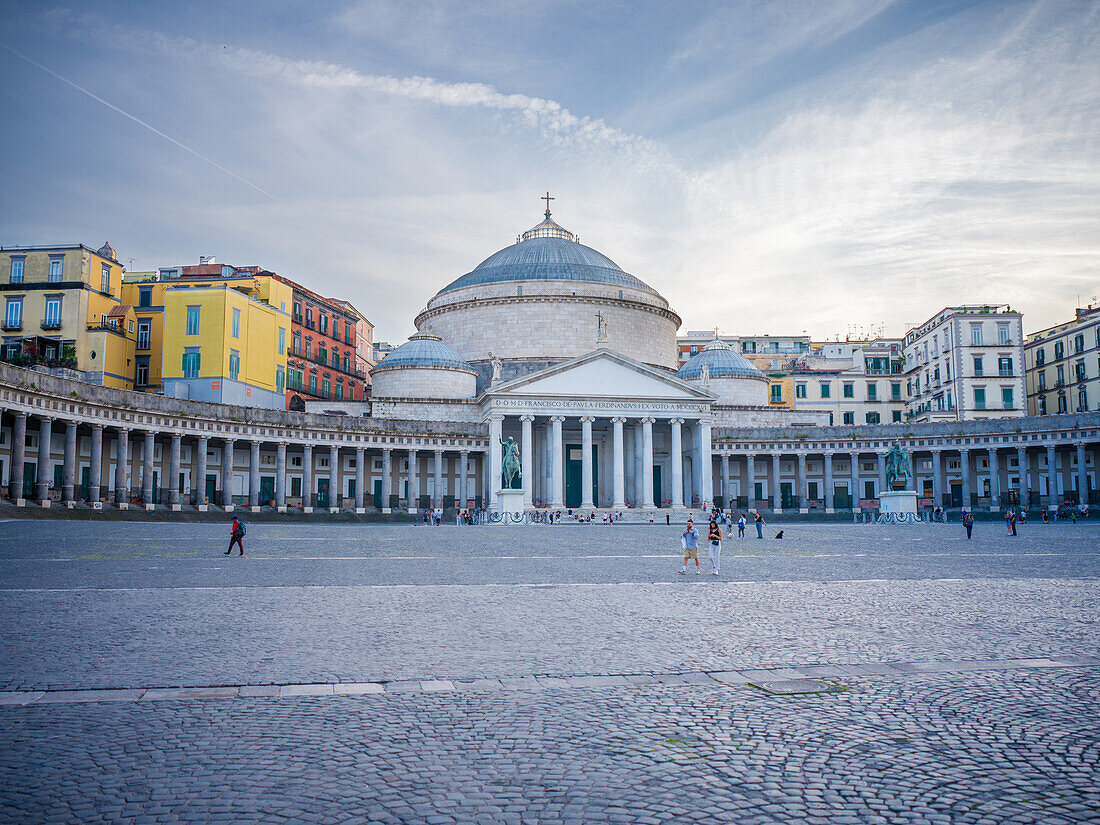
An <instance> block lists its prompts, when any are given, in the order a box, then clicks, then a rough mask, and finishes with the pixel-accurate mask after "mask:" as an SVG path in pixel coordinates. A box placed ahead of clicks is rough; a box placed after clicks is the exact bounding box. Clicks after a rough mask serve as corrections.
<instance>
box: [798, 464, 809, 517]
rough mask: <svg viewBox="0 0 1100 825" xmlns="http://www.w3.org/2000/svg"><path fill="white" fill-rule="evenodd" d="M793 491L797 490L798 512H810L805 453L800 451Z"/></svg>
mask: <svg viewBox="0 0 1100 825" xmlns="http://www.w3.org/2000/svg"><path fill="white" fill-rule="evenodd" d="M795 489H796V490H798V512H800V513H808V512H810V496H809V492H810V479H809V477H808V473H807V472H806V453H805V452H802V451H799V453H798V479H797V483H796V484H795Z"/></svg>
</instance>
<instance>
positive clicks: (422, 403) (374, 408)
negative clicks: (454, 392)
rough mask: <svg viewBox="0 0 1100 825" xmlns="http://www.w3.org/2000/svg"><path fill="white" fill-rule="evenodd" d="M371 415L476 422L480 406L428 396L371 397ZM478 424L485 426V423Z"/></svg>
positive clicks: (479, 416)
mask: <svg viewBox="0 0 1100 825" xmlns="http://www.w3.org/2000/svg"><path fill="white" fill-rule="evenodd" d="M371 417H372V418H375V419H379V420H390V419H397V420H402V419H407V420H412V421H439V420H441V419H442V420H446V421H464V422H467V423H469V424H478V423H479V422H480V421H481V408H480V407H478V405H477V404H476V403H475V402H474V401H445V400H443V401H441V400H437V399H430V398H373V399H372V400H371ZM479 426H483V427H486V432H487V431H488V429H487V425H481V424H479Z"/></svg>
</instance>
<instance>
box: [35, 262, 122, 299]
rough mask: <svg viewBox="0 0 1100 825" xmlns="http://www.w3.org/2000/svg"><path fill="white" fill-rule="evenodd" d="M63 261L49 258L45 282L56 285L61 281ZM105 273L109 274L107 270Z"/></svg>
mask: <svg viewBox="0 0 1100 825" xmlns="http://www.w3.org/2000/svg"><path fill="white" fill-rule="evenodd" d="M64 260H65V259H64V258H61V257H59V256H57V255H51V256H50V273H49V275H48V276H47V277H46V280H48V281H49V282H50V283H54V284H56V283H57V282H58V281H60V280H61V267H62V266H63V265H64ZM107 271H108V272H110V270H109V269H108V270H107ZM104 292H106V290H104Z"/></svg>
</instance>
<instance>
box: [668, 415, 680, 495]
mask: <svg viewBox="0 0 1100 825" xmlns="http://www.w3.org/2000/svg"><path fill="white" fill-rule="evenodd" d="M668 423H669V424H671V425H672V442H671V443H672V449H671V450H670V451H669V452H670V454H671V456H672V509H673V510H683V509H684V444H683V429H682V428H683V424H684V419H682V418H671V419H669V422H668Z"/></svg>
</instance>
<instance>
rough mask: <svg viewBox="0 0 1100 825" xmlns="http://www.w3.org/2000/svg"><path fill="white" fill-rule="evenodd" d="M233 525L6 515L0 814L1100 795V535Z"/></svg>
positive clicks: (390, 814) (940, 809)
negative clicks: (684, 538)
mask: <svg viewBox="0 0 1100 825" xmlns="http://www.w3.org/2000/svg"><path fill="white" fill-rule="evenodd" d="M225 533H226V531H225V530H224V529H223V528H220V527H213V526H209V525H186V524H140V523H108V524H93V523H85V522H60V521H59V522H51V521H31V522H8V523H4V524H2V525H0V559H2V560H3V564H2V566H0V608H2V610H0V631H2V632H0V735H2V737H3V741H4V743H5V747H4V748H2V749H0V821H20V822H55V821H56V822H129V821H134V822H137V821H150V822H170V821H199V822H205V821H209V822H310V821H316V822H441V823H442V822H578V823H579V822H600V821H606V822H642V823H646V822H664V821H702V822H730V821H737V822H801V821H815V822H838V823H840V822H884V823H885V822H891V823H892V822H975V823H976V822H1006V821H1011V822H1044V823H1045V822H1075V821H1088V820H1090V819H1094V818H1095V817H1096V816H1097V813H1098V810H1100V808H1098V806H1100V792H1098V791H1097V789H1096V788H1097V781H1096V778H1097V772H1096V765H1097V764H1098V762H1100V724H1098V722H1097V719H1098V718H1100V624H1098V621H1097V617H1098V616H1100V610H1098V608H1100V583H1098V581H1097V574H1098V572H1100V527H1097V526H1093V525H1084V524H1082V525H1077V526H1076V527H1074V526H1071V525H1049V526H1046V527H1043V526H1042V525H1026V526H1024V527H1023V528H1022V529H1021V530H1020V535H1019V536H1018V537H1017V538H1012V537H1009V536H1006V535H1004V530H1003V528H1001V527H1000V526H999V525H996V524H983V523H980V524H979V525H978V526H977V528H976V530H975V537H974V540H973V541H970V542H968V541H967V540H966V538H965V534H964V533H963V532H962V530H961V528H960V527H958V525H946V526H943V525H936V526H928V525H921V526H914V527H900V526H899V527H871V526H864V527H855V526H838V525H791V526H789V527H788V528H786V532H785V538H784V539H783V540H782V541H775V540H763V541H760V540H756V539H746V540H744V541H737V540H732V541H727V542H726V543H725V547H724V548H723V553H722V560H721V572H720V575H718V576H714V575H710V574H709V573H708V572H704V573H701V574H698V575H697V574H695V573H693V572H691V573H689V574H688V575H687V576H680V575H678V574H677V569H678V565H679V561H678V559H677V551H678V549H679V545H678V542H677V540H676V536H677V530H676V528H675V527H672V528H666V527H665V526H663V525H661V526H655V527H654V526H615V527H609V526H606V525H591V526H574V525H567V526H560V527H515V528H506V527H478V528H457V527H452V526H445V527H440V528H426V527H411V526H409V527H403V526H370V527H355V526H336V525H333V526H326V525H320V524H313V525H294V526H290V525H265V524H259V523H257V524H254V525H251V526H250V527H249V532H248V538H247V539H246V544H247V555H246V556H245V557H244V558H240V557H236V556H234V557H231V558H229V557H226V556H224V555H221V551H222V550H223V549H224V546H223V545H224V543H225V542H226V535H225ZM703 555H705V553H704V554H703ZM702 564H703V565H704V569H705V568H707V567H708V566H709V562H708V561H707V560H706V559H705V558H704V559H703V560H702ZM805 680H814V681H816V682H818V683H820V684H822V685H824V686H826V687H835V688H836V690H835V692H827V693H825V692H821V693H799V694H792V695H770V694H769V693H766V692H763V691H761V690H760V689H758V688H756V687H753V686H752V685H753V684H763V683H782V682H788V683H789V682H798V681H805Z"/></svg>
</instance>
